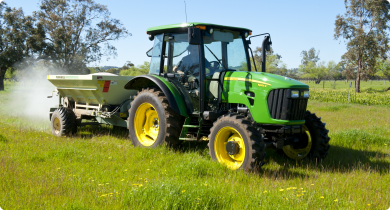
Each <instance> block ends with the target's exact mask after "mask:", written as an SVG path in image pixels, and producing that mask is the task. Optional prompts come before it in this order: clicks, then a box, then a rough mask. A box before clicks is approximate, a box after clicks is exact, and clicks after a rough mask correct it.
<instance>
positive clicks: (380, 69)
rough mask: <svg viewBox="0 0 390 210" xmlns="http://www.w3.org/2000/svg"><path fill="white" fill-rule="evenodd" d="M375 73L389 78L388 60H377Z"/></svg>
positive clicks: (389, 65)
mask: <svg viewBox="0 0 390 210" xmlns="http://www.w3.org/2000/svg"><path fill="white" fill-rule="evenodd" d="M376 75H377V76H380V77H383V78H386V79H388V80H390V60H379V61H378V64H377V74H376Z"/></svg>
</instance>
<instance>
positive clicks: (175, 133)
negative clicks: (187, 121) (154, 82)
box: [128, 88, 182, 148]
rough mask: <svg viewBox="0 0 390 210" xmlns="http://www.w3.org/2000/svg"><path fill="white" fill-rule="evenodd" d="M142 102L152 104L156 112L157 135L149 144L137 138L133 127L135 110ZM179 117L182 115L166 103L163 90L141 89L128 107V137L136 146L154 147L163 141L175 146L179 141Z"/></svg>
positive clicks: (180, 125)
mask: <svg viewBox="0 0 390 210" xmlns="http://www.w3.org/2000/svg"><path fill="white" fill-rule="evenodd" d="M144 103H148V104H150V105H152V106H153V108H154V110H155V111H156V112H157V114H158V127H159V129H158V135H157V137H156V138H155V140H154V143H153V144H151V145H146V144H144V143H143V142H142V140H141V141H140V139H138V138H137V133H136V127H135V124H136V123H135V121H136V120H137V119H136V112H137V110H138V108H139V107H140V106H141V105H142V104H144ZM181 119H182V117H181V116H180V115H179V114H177V113H175V112H174V111H173V110H172V108H171V107H170V105H169V103H168V99H167V97H166V96H165V95H164V93H163V92H161V91H160V90H158V89H154V88H151V89H149V88H146V89H143V90H142V91H139V92H138V94H137V96H135V98H134V100H133V101H132V102H131V107H130V109H129V118H128V126H129V136H130V139H131V141H132V143H133V145H134V146H136V147H138V146H140V147H148V148H154V147H157V146H159V145H161V144H163V143H166V144H167V145H169V146H176V145H178V144H180V143H181V141H180V140H179V136H180V132H181V128H182V122H181V121H182V120H181Z"/></svg>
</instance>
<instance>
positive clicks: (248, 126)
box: [208, 114, 265, 170]
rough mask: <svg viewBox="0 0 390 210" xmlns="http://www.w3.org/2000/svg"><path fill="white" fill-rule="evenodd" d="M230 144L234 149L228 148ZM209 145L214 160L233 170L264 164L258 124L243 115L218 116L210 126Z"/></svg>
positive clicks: (261, 138)
mask: <svg viewBox="0 0 390 210" xmlns="http://www.w3.org/2000/svg"><path fill="white" fill-rule="evenodd" d="M229 142H230V143H229ZM228 144H229V145H228ZM230 145H231V146H232V147H233V148H234V149H231V150H228V147H229V148H230ZM208 146H209V154H210V156H211V158H212V159H213V160H217V161H218V162H220V163H223V164H225V165H227V166H228V167H229V168H231V169H233V170H236V169H239V170H240V169H241V170H253V169H259V168H260V167H261V166H262V165H263V159H264V157H265V144H264V139H263V136H262V134H261V132H260V128H256V127H255V126H254V124H253V123H252V122H251V121H250V120H248V119H247V118H245V117H244V116H242V115H238V114H226V115H223V116H221V117H219V118H218V120H217V121H215V122H214V125H213V127H212V128H211V130H210V135H209V144H208ZM256 167H258V168H256Z"/></svg>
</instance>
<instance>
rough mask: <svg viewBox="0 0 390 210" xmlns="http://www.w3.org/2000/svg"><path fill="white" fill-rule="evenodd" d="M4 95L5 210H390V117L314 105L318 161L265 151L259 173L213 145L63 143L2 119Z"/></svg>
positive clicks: (41, 129)
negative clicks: (212, 152)
mask: <svg viewBox="0 0 390 210" xmlns="http://www.w3.org/2000/svg"><path fill="white" fill-rule="evenodd" d="M8 94H9V92H7V91H6V92H0V103H1V104H0V207H1V208H3V209H151V208H156V209H278V208H279V209H366V208H372V209H387V208H389V207H390V196H389V192H390V190H389V189H390V175H389V170H390V149H389V147H390V129H389V125H390V109H389V108H388V106H362V105H353V104H352V105H351V104H350V105H345V104H340V103H324V102H319V101H310V103H309V107H308V109H309V110H311V111H312V112H315V113H316V115H317V116H321V117H322V120H323V121H324V122H326V123H327V124H326V127H327V128H328V129H329V130H330V134H329V135H330V137H331V142H330V144H331V149H330V151H329V155H328V157H327V158H326V159H324V160H323V161H320V162H311V161H308V160H302V161H293V160H288V159H286V158H285V157H281V156H279V155H278V154H277V153H276V152H274V151H272V150H270V151H267V157H266V164H265V165H264V166H263V167H262V169H261V170H259V171H255V172H243V171H231V170H229V169H227V168H226V167H224V166H223V165H221V164H219V163H217V162H215V161H212V160H211V158H210V157H209V155H208V148H207V143H193V142H192V143H191V142H186V143H185V144H184V145H183V147H182V148H181V149H179V150H175V151H174V150H172V149H169V148H167V147H165V146H162V147H159V148H157V149H144V148H134V147H133V146H132V145H131V141H130V140H129V139H128V137H127V133H126V132H123V131H120V130H113V129H112V128H111V127H109V126H100V127H84V128H81V129H79V132H78V133H77V135H76V136H72V137H61V138H55V137H53V136H52V135H51V133H50V128H49V121H48V120H47V121H46V120H45V121H40V120H31V119H26V118H23V117H21V116H17V115H12V116H11V115H9V113H4V110H5V108H4V107H2V105H3V104H4V103H5V101H7V98H8V97H9V95H8Z"/></svg>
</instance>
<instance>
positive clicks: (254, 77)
mask: <svg viewBox="0 0 390 210" xmlns="http://www.w3.org/2000/svg"><path fill="white" fill-rule="evenodd" d="M251 33H252V31H251V30H249V29H246V28H238V27H231V26H223V25H216V24H208V23H197V22H193V23H184V24H173V25H164V26H158V27H152V28H149V29H148V30H147V34H148V35H149V39H150V40H151V41H154V45H153V48H151V49H150V50H149V51H147V55H148V56H149V57H151V63H150V71H149V74H148V75H142V76H138V77H135V78H132V79H131V80H130V81H129V82H128V83H127V84H126V85H125V87H124V88H125V89H129V90H137V91H138V93H137V94H136V95H135V96H134V97H133V98H132V101H131V104H130V109H129V114H128V119H127V123H128V124H127V126H128V129H129V134H130V138H131V141H132V142H133V144H134V146H140V147H147V148H153V147H157V146H159V145H161V144H163V143H166V144H168V145H172V146H175V145H178V144H180V143H181V142H182V141H209V144H208V145H209V153H210V156H211V157H212V159H214V160H217V161H218V162H220V163H223V164H225V165H227V166H228V167H229V168H231V169H233V170H236V169H244V170H246V169H254V168H255V167H256V166H258V167H259V166H261V164H262V163H263V161H264V156H265V154H266V153H265V149H266V148H274V149H276V150H279V151H281V152H283V153H284V154H285V155H286V156H288V157H289V158H292V159H296V160H299V159H302V158H305V157H308V158H311V159H322V158H325V157H326V156H327V154H328V150H329V140H330V138H329V137H328V130H327V129H326V128H325V123H322V122H321V118H319V117H317V116H316V115H315V114H314V113H310V112H309V111H307V110H306V108H307V102H308V99H309V86H308V85H306V84H304V83H301V82H299V81H296V80H293V79H290V78H288V77H284V76H278V75H275V74H270V73H266V72H265V66H266V65H265V61H266V51H267V50H269V49H270V45H271V44H272V42H271V37H270V35H269V34H260V35H265V37H264V40H263V44H262V61H263V62H262V69H261V71H258V70H257V69H253V66H252V65H251V58H252V59H253V55H252V50H251V48H250V47H249V45H250V44H251V42H250V39H251V38H252V37H256V36H260V35H255V36H250V35H251ZM250 53H251V54H250ZM253 62H254V59H253ZM254 66H256V65H254ZM255 68H256V67H255Z"/></svg>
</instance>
